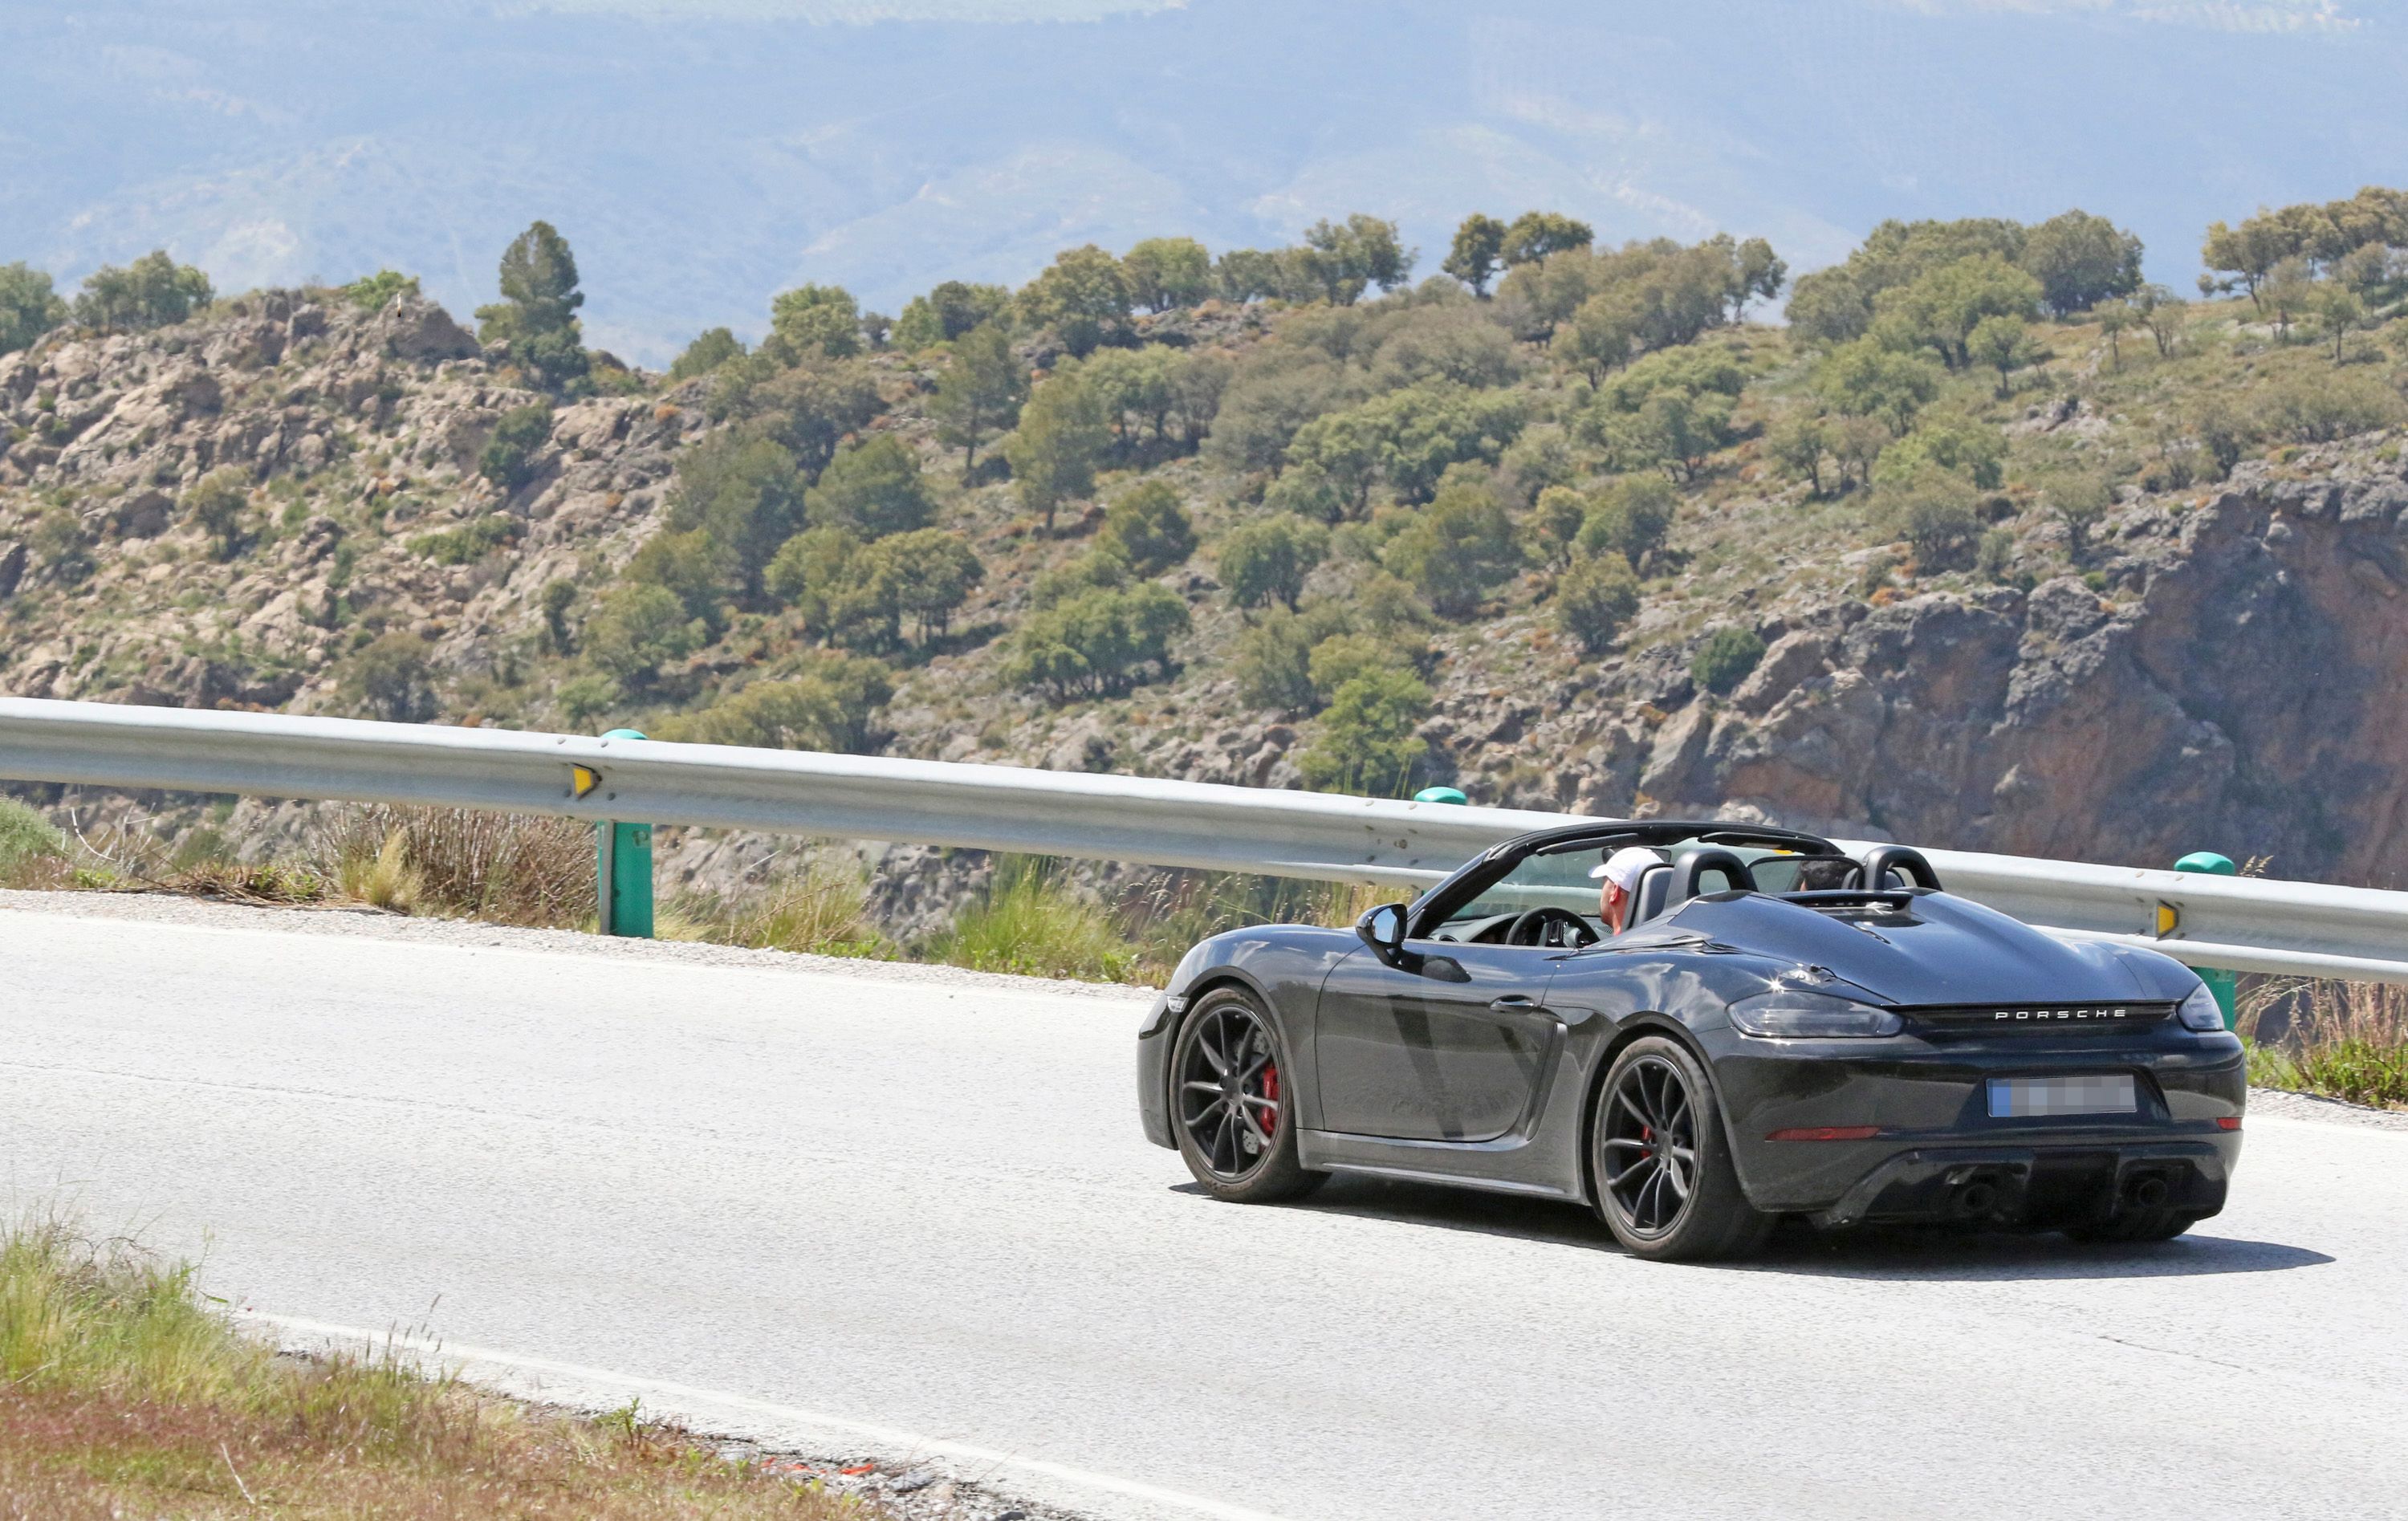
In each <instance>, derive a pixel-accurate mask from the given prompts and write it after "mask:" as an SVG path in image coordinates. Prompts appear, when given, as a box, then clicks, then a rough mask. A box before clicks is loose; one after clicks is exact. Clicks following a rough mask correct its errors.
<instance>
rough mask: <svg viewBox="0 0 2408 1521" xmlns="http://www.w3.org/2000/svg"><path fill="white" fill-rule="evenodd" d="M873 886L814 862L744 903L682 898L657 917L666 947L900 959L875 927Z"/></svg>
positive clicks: (854, 874) (699, 896)
mask: <svg viewBox="0 0 2408 1521" xmlns="http://www.w3.org/2000/svg"><path fill="white" fill-rule="evenodd" d="M868 897H869V884H868V882H866V881H864V880H863V878H862V875H861V873H860V872H859V871H858V870H857V869H853V868H850V867H848V866H843V865H839V864H836V863H832V862H814V863H813V864H812V865H811V866H810V868H808V869H807V870H805V871H803V872H802V873H801V874H799V875H797V876H793V877H787V878H783V879H781V880H779V881H775V882H767V883H765V884H764V885H762V886H761V887H760V888H758V889H756V890H754V891H753V892H752V893H750V894H747V895H745V896H743V897H738V898H734V899H729V898H723V897H717V896H716V895H713V894H708V893H680V894H678V895H677V896H676V897H673V898H671V899H670V900H669V901H668V902H667V904H665V905H664V906H663V907H662V910H661V911H660V913H659V914H658V915H657V916H656V917H655V923H654V926H653V928H654V931H655V933H657V934H658V935H659V936H660V937H661V938H662V939H663V940H706V941H709V942H710V943H711V944H714V945H744V946H752V947H753V948H755V949H759V950H768V951H792V952H796V953H797V954H804V955H823V956H877V957H892V956H894V955H896V954H897V953H896V947H895V942H894V941H892V940H888V939H887V938H886V937H885V936H883V935H882V934H880V933H879V932H878V929H877V927H876V926H873V925H872V924H871V923H870V922H869V911H868Z"/></svg>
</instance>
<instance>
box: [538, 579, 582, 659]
mask: <svg viewBox="0 0 2408 1521" xmlns="http://www.w3.org/2000/svg"><path fill="white" fill-rule="evenodd" d="M536 605H537V607H538V610H540V611H541V612H542V613H543V637H544V642H545V643H547V644H549V645H550V646H551V647H552V653H553V654H556V655H569V654H575V653H577V639H576V636H575V635H573V634H571V633H570V632H569V628H568V610H569V609H570V608H572V607H575V606H576V605H577V583H576V582H575V581H569V580H566V578H563V579H562V580H559V581H546V582H544V583H543V590H542V592H541V593H539V594H538V595H537V597H536Z"/></svg>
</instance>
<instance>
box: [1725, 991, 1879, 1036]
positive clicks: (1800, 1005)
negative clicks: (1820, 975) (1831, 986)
mask: <svg viewBox="0 0 2408 1521" xmlns="http://www.w3.org/2000/svg"><path fill="white" fill-rule="evenodd" d="M1730 1019H1731V1023H1732V1024H1734V1025H1736V1026H1739V1027H1740V1029H1741V1031H1742V1033H1744V1034H1747V1035H1788V1036H1811V1037H1813V1038H1814V1039H1817V1040H1820V1039H1824V1038H1827V1037H1832V1036H1863V1035H1896V1034H1897V1033H1898V1032H1899V1031H1900V1030H1902V1029H1904V1028H1906V1021H1905V1020H1903V1019H1900V1018H1899V1016H1898V1015H1896V1014H1894V1013H1892V1012H1889V1011H1888V1010H1886V1009H1876V1008H1874V1007H1873V1006H1872V1005H1871V1004H1866V1003H1857V1002H1856V1001H1854V1000H1853V999H1849V998H1834V997H1830V996H1828V994H1822V993H1806V992H1801V991H1798V990H1796V989H1784V990H1782V991H1780V992H1775V993H1760V994H1758V995H1756V997H1753V998H1742V999H1741V1000H1740V1001H1739V1002H1737V1003H1735V1004H1732V1005H1731V1006H1730Z"/></svg>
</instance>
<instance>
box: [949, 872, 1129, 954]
mask: <svg viewBox="0 0 2408 1521" xmlns="http://www.w3.org/2000/svg"><path fill="white" fill-rule="evenodd" d="M929 954H931V955H932V956H933V957H934V958H935V959H937V960H939V961H944V962H949V963H951V964H952V965H953V966H956V967H969V968H973V969H977V970H980V971H999V972H1010V973H1011V974H1012V975H1014V976H1018V977H1075V978H1082V979H1084V980H1086V981H1089V982H1105V983H1116V982H1120V981H1122V980H1123V979H1125V978H1126V977H1127V976H1128V975H1129V973H1130V970H1131V969H1132V968H1133V967H1134V965H1135V963H1136V960H1137V950H1136V947H1134V946H1132V945H1130V944H1129V943H1128V941H1127V940H1125V939H1123V938H1122V936H1121V934H1120V932H1119V931H1118V930H1117V929H1115V928H1114V927H1113V926H1112V922H1111V917H1110V916H1109V915H1108V914H1106V913H1105V911H1103V909H1102V908H1101V907H1099V906H1098V905H1097V904H1094V903H1091V902H1088V901H1086V900H1085V899H1083V898H1081V897H1079V896H1078V895H1077V894H1076V893H1074V892H1072V891H1071V889H1070V887H1069V886H1068V883H1066V882H1062V881H1061V880H1060V879H1059V877H1058V876H1057V875H1056V873H1055V871H1054V866H1053V863H1051V862H1049V861H1046V860H1043V859H1041V858H1038V857H1032V856H1015V855H1003V856H997V857H996V866H995V873H994V875H993V876H992V877H991V878H990V879H989V880H988V882H987V889H986V894H985V897H983V898H982V900H981V901H980V902H979V903H977V904H976V905H974V906H972V907H971V908H970V909H969V911H968V912H966V913H964V914H963V915H962V916H961V918H960V920H959V921H958V922H957V923H956V924H955V925H954V926H953V931H952V933H950V934H947V935H942V936H939V938H938V939H937V940H935V942H934V943H933V944H932V945H931V946H930V947H929Z"/></svg>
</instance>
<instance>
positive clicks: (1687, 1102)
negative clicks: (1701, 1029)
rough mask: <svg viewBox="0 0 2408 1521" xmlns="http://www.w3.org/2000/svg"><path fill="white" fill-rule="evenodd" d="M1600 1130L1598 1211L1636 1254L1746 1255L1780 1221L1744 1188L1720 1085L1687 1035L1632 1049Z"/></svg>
mask: <svg viewBox="0 0 2408 1521" xmlns="http://www.w3.org/2000/svg"><path fill="white" fill-rule="evenodd" d="M1590 1136H1591V1141H1590V1147H1591V1151H1590V1164H1591V1169H1592V1173H1593V1175H1594V1177H1595V1179H1596V1186H1597V1212H1598V1214H1599V1215H1601V1216H1603V1217H1604V1219H1605V1224H1606V1227H1607V1228H1609V1229H1611V1230H1612V1231H1613V1235H1614V1239H1615V1240H1616V1241H1620V1242H1621V1243H1622V1244H1623V1245H1624V1246H1625V1247H1626V1248H1627V1249H1628V1250H1629V1251H1630V1253H1631V1254H1632V1255H1633V1256H1642V1257H1654V1258H1656V1259H1658V1260H1662V1261H1668V1262H1702V1261H1711V1260H1713V1259H1716V1258H1721V1257H1735V1256H1748V1255H1750V1254H1752V1253H1754V1252H1756V1251H1757V1250H1758V1249H1760V1248H1761V1247H1762V1246H1763V1245H1764V1242H1765V1240H1766V1238H1767V1237H1769V1236H1770V1235H1771V1234H1772V1227H1773V1225H1774V1223H1775V1220H1776V1217H1775V1216H1773V1215H1770V1214H1767V1213H1765V1212H1762V1211H1760V1210H1758V1209H1756V1208H1755V1207H1754V1206H1753V1205H1751V1204H1749V1203H1748V1201H1747V1195H1746V1194H1745V1193H1744V1192H1742V1190H1741V1188H1740V1184H1739V1173H1738V1171H1737V1169H1734V1168H1733V1167H1732V1165H1731V1155H1730V1142H1729V1141H1728V1139H1727V1137H1726V1136H1725V1134H1724V1132H1723V1122H1722V1113H1721V1110H1720V1108H1719V1106H1718V1105H1717V1104H1716V1103H1715V1101H1714V1090H1713V1084H1712V1083H1709V1082H1707V1080H1706V1073H1705V1069H1704V1068H1703V1067H1701V1066H1699V1063H1698V1059H1697V1058H1696V1057H1695V1056H1693V1055H1690V1054H1689V1052H1688V1049H1687V1048H1686V1047H1685V1046H1683V1045H1682V1044H1681V1043H1680V1042H1679V1041H1677V1040H1670V1039H1668V1038H1666V1037H1664V1036H1660V1035H1649V1036H1642V1037H1641V1038H1640V1039H1639V1040H1633V1041H1632V1042H1631V1043H1630V1044H1628V1045H1627V1046H1625V1047H1624V1048H1623V1049H1622V1052H1621V1054H1620V1055H1617V1056H1615V1057H1614V1060H1613V1067H1612V1069H1609V1070H1608V1071H1607V1072H1606V1075H1605V1083H1604V1085H1603V1086H1601V1087H1599V1088H1598V1094H1597V1112H1596V1113H1595V1115H1594V1116H1593V1123H1592V1124H1591V1126H1590Z"/></svg>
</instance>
